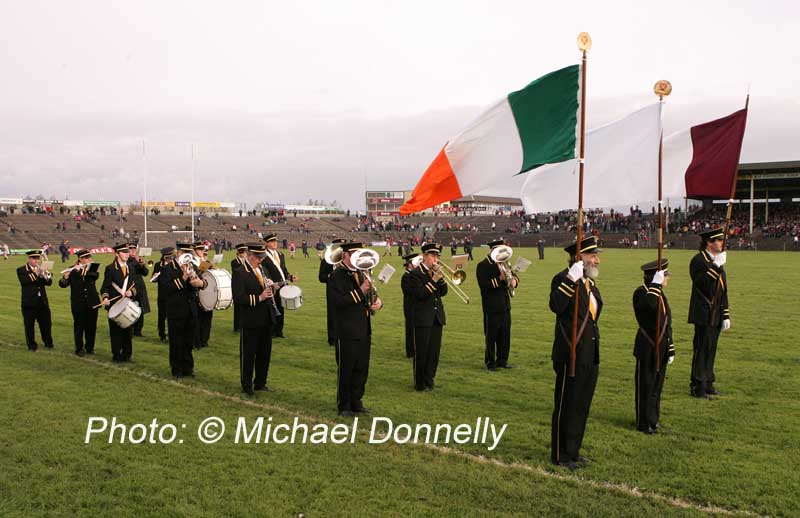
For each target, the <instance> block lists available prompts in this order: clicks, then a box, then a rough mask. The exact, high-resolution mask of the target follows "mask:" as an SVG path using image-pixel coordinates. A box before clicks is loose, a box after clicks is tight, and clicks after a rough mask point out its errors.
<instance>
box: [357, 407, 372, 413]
mask: <svg viewBox="0 0 800 518" xmlns="http://www.w3.org/2000/svg"><path fill="white" fill-rule="evenodd" d="M353 412H354V413H356V414H371V413H372V410H370V409H369V408H366V407H363V406H362V407H358V408H354V409H353Z"/></svg>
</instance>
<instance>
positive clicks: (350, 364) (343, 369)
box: [328, 243, 383, 417]
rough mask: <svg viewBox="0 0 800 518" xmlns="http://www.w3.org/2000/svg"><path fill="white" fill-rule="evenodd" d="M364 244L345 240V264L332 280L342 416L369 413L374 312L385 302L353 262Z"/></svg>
mask: <svg viewBox="0 0 800 518" xmlns="http://www.w3.org/2000/svg"><path fill="white" fill-rule="evenodd" d="M361 247H362V246H361V243H344V244H342V250H343V252H344V255H343V259H342V267H341V268H336V269H335V270H333V273H332V274H331V276H330V279H329V280H328V284H329V285H330V286H331V290H332V295H331V302H333V305H334V307H335V308H336V339H337V347H338V349H339V365H338V367H339V368H338V371H337V377H336V404H337V408H338V411H339V415H340V416H345V417H349V416H353V415H354V413H356V412H364V413H368V412H369V410H367V409H366V408H365V407H364V404H363V401H362V398H363V397H364V392H365V388H366V384H367V376H368V374H369V356H370V348H371V337H372V327H371V315H372V313H374V312H375V311H378V310H380V309H381V307H382V306H383V302H381V300H380V299H379V298H378V297H377V296H375V297H373V296H371V295H370V293H372V294H374V291H372V285H371V283H370V281H369V279H367V276H366V275H365V274H364V273H363V272H361V271H359V270H357V269H356V268H355V267H354V266H353V264H352V263H351V262H350V255H351V254H352V253H353V252H354V251H355V250H357V249H359V248H361Z"/></svg>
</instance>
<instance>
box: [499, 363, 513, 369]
mask: <svg viewBox="0 0 800 518" xmlns="http://www.w3.org/2000/svg"><path fill="white" fill-rule="evenodd" d="M500 368H501V369H513V368H514V366H513V365H509V364H505V365H500Z"/></svg>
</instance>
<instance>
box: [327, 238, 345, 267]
mask: <svg viewBox="0 0 800 518" xmlns="http://www.w3.org/2000/svg"><path fill="white" fill-rule="evenodd" d="M323 257H324V259H325V262H326V263H328V264H330V265H331V266H334V267H335V266H338V265H339V264H340V263H341V262H342V258H343V257H344V252H343V251H342V247H341V246H339V245H334V244H331V245H328V246H327V247H325V255H324V256H323Z"/></svg>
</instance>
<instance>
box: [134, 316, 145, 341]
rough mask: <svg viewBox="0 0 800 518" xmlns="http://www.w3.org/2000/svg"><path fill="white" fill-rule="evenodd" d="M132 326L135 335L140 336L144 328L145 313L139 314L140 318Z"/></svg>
mask: <svg viewBox="0 0 800 518" xmlns="http://www.w3.org/2000/svg"><path fill="white" fill-rule="evenodd" d="M131 328H133V334H134V335H136V336H140V335H141V334H142V329H144V313H142V314H141V315H139V320H137V321H136V322H134V323H133V325H132V326H131Z"/></svg>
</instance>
